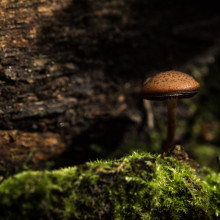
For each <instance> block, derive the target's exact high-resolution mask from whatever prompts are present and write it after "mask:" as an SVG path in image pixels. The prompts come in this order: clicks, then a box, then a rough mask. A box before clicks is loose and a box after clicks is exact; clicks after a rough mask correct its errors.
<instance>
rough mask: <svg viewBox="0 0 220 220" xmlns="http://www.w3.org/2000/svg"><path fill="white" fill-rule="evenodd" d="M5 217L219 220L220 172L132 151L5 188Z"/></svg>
mask: <svg viewBox="0 0 220 220" xmlns="http://www.w3.org/2000/svg"><path fill="white" fill-rule="evenodd" d="M0 198H1V199H0V210H1V212H0V218H1V219H31V218H34V219H62V220H63V219H64V220H65V219H155V220H156V219H188V218H190V219H219V218H220V217H219V216H220V208H219V207H220V174H217V173H215V172H213V171H211V170H208V169H203V170H202V171H200V172H197V171H196V170H194V169H192V168H190V167H189V166H188V165H186V164H184V163H182V162H179V161H177V160H175V159H173V158H170V157H166V158H161V156H160V155H151V154H149V153H133V154H132V155H129V156H127V157H124V158H121V159H119V160H111V161H110V160H109V161H94V162H89V163H86V164H84V165H81V166H77V167H69V168H64V169H60V170H55V171H26V172H22V173H19V174H17V175H14V176H12V177H10V178H8V179H6V180H4V181H3V182H2V183H1V184H0Z"/></svg>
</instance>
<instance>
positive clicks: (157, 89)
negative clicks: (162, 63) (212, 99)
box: [141, 70, 200, 100]
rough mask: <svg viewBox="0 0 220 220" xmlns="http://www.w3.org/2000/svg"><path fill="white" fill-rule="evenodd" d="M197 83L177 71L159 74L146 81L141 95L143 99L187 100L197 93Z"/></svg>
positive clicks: (198, 86)
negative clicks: (173, 98) (171, 98)
mask: <svg viewBox="0 0 220 220" xmlns="http://www.w3.org/2000/svg"><path fill="white" fill-rule="evenodd" d="M199 88H200V85H199V83H198V82H197V81H196V80H195V79H194V78H193V77H191V76H190V75H188V74H186V73H182V72H178V71H173V70H171V71H167V72H161V73H158V74H156V75H155V76H153V77H152V78H150V79H149V80H147V82H146V83H145V84H144V86H143V88H142V90H141V95H142V96H143V98H144V99H150V100H158V99H159V100H165V99H168V98H170V97H178V98H188V97H192V96H194V95H195V94H196V93H197V92H198V91H199Z"/></svg>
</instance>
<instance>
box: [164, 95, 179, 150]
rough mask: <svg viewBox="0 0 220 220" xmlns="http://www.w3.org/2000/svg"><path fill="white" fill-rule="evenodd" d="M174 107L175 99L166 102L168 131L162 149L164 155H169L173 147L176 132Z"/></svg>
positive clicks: (175, 105)
mask: <svg viewBox="0 0 220 220" xmlns="http://www.w3.org/2000/svg"><path fill="white" fill-rule="evenodd" d="M176 107H177V97H172V98H169V99H168V100H167V110H168V129H167V140H166V144H165V147H164V149H163V152H164V153H169V152H170V150H171V149H172V148H173V145H174V138H175V131H176Z"/></svg>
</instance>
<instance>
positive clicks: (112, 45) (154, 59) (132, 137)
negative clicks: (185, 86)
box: [0, 0, 220, 174]
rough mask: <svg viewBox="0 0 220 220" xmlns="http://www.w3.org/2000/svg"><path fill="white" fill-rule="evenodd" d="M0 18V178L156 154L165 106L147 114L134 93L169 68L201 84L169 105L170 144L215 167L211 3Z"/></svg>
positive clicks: (116, 0) (216, 60) (219, 41)
mask: <svg viewBox="0 0 220 220" xmlns="http://www.w3.org/2000/svg"><path fill="white" fill-rule="evenodd" d="M0 10H1V13H2V15H3V17H2V18H1V40H0V42H1V47H2V50H1V54H0V59H1V68H0V69H1V75H0V87H1V97H0V102H1V103H0V109H1V111H0V117H1V118H0V126H1V129H2V133H1V140H0V143H1V155H2V158H3V159H1V169H2V170H3V171H2V173H3V174H5V173H6V172H9V171H8V170H13V172H14V171H18V170H21V169H30V168H31V169H39V168H42V169H43V168H48V169H50V168H58V167H63V166H69V165H76V164H81V163H84V162H86V161H89V160H95V159H97V158H99V159H100V158H101V159H106V158H118V157H120V156H123V155H126V154H128V153H131V152H132V151H134V150H135V151H150V152H154V153H160V152H161V149H162V146H163V144H164V140H165V136H166V126H167V119H166V103H165V102H150V104H151V107H152V111H151V110H150V109H149V108H146V105H144V104H143V100H142V99H141V97H140V89H141V87H142V84H143V83H144V81H145V79H146V78H147V77H149V76H151V75H153V74H156V73H158V72H161V71H166V70H171V69H173V70H178V71H182V72H186V73H188V74H190V75H192V76H193V77H194V78H195V79H196V80H198V82H199V83H200V84H201V89H200V92H199V93H198V95H196V96H195V97H193V98H192V99H184V100H180V101H179V103H178V112H177V119H178V122H177V134H176V143H177V144H181V145H183V146H184V147H185V150H186V151H187V152H188V153H189V154H190V156H191V157H192V158H194V159H196V160H197V161H198V162H199V163H201V164H203V165H207V166H210V167H212V168H215V169H218V166H219V165H218V163H217V161H216V157H217V156H219V155H220V148H219V143H220V138H219V137H220V132H219V127H220V125H219V115H220V114H219V106H220V103H219V102H220V101H219V90H220V88H219V81H220V76H219V70H220V28H219V27H220V14H219V3H218V1H209V2H201V1H187V0H185V1H179V0H178V1H177V0H172V1H171V0H170V1H161V0H154V1H152V0H151V1H149V0H148V1H146V0H145V1H144V0H127V1H122V0H108V1H101V0H99V1H92V0H91V1H90V0H82V1H71V0H68V1H65V2H64V1H56V0H54V1H46V0H42V1H41V2H40V3H39V2H38V1H32V2H31V3H30V2H28V1H22V0H20V1H18V2H12V1H8V2H7V3H2V4H1V8H0ZM149 111H150V112H151V113H153V116H154V127H152V128H149V126H148V121H147V115H148V114H149ZM24 143H25V144H24ZM15 148H16V150H14V149H15ZM15 157H16V158H18V159H16V160H15V159H14V158H15ZM10 172H11V171H10Z"/></svg>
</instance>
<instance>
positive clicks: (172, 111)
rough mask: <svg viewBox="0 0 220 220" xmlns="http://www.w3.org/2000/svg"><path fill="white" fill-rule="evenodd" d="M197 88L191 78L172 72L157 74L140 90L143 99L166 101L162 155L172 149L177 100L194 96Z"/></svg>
mask: <svg viewBox="0 0 220 220" xmlns="http://www.w3.org/2000/svg"><path fill="white" fill-rule="evenodd" d="M199 88H200V85H199V83H198V82H197V81H196V80H195V79H194V78H193V77H191V76H190V75H188V74H186V73H182V72H179V71H173V70H171V71H166V72H161V73H158V74H156V75H155V76H153V77H151V78H149V79H148V80H147V81H146V82H145V84H144V86H143V88H142V90H141V95H142V97H143V98H144V99H149V100H167V110H168V129H167V140H166V144H165V146H164V148H163V153H164V154H168V153H170V151H171V150H172V149H173V147H174V137H175V130H176V108H177V100H178V99H179V98H189V97H192V96H194V95H195V94H196V93H197V92H198V91H199Z"/></svg>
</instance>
